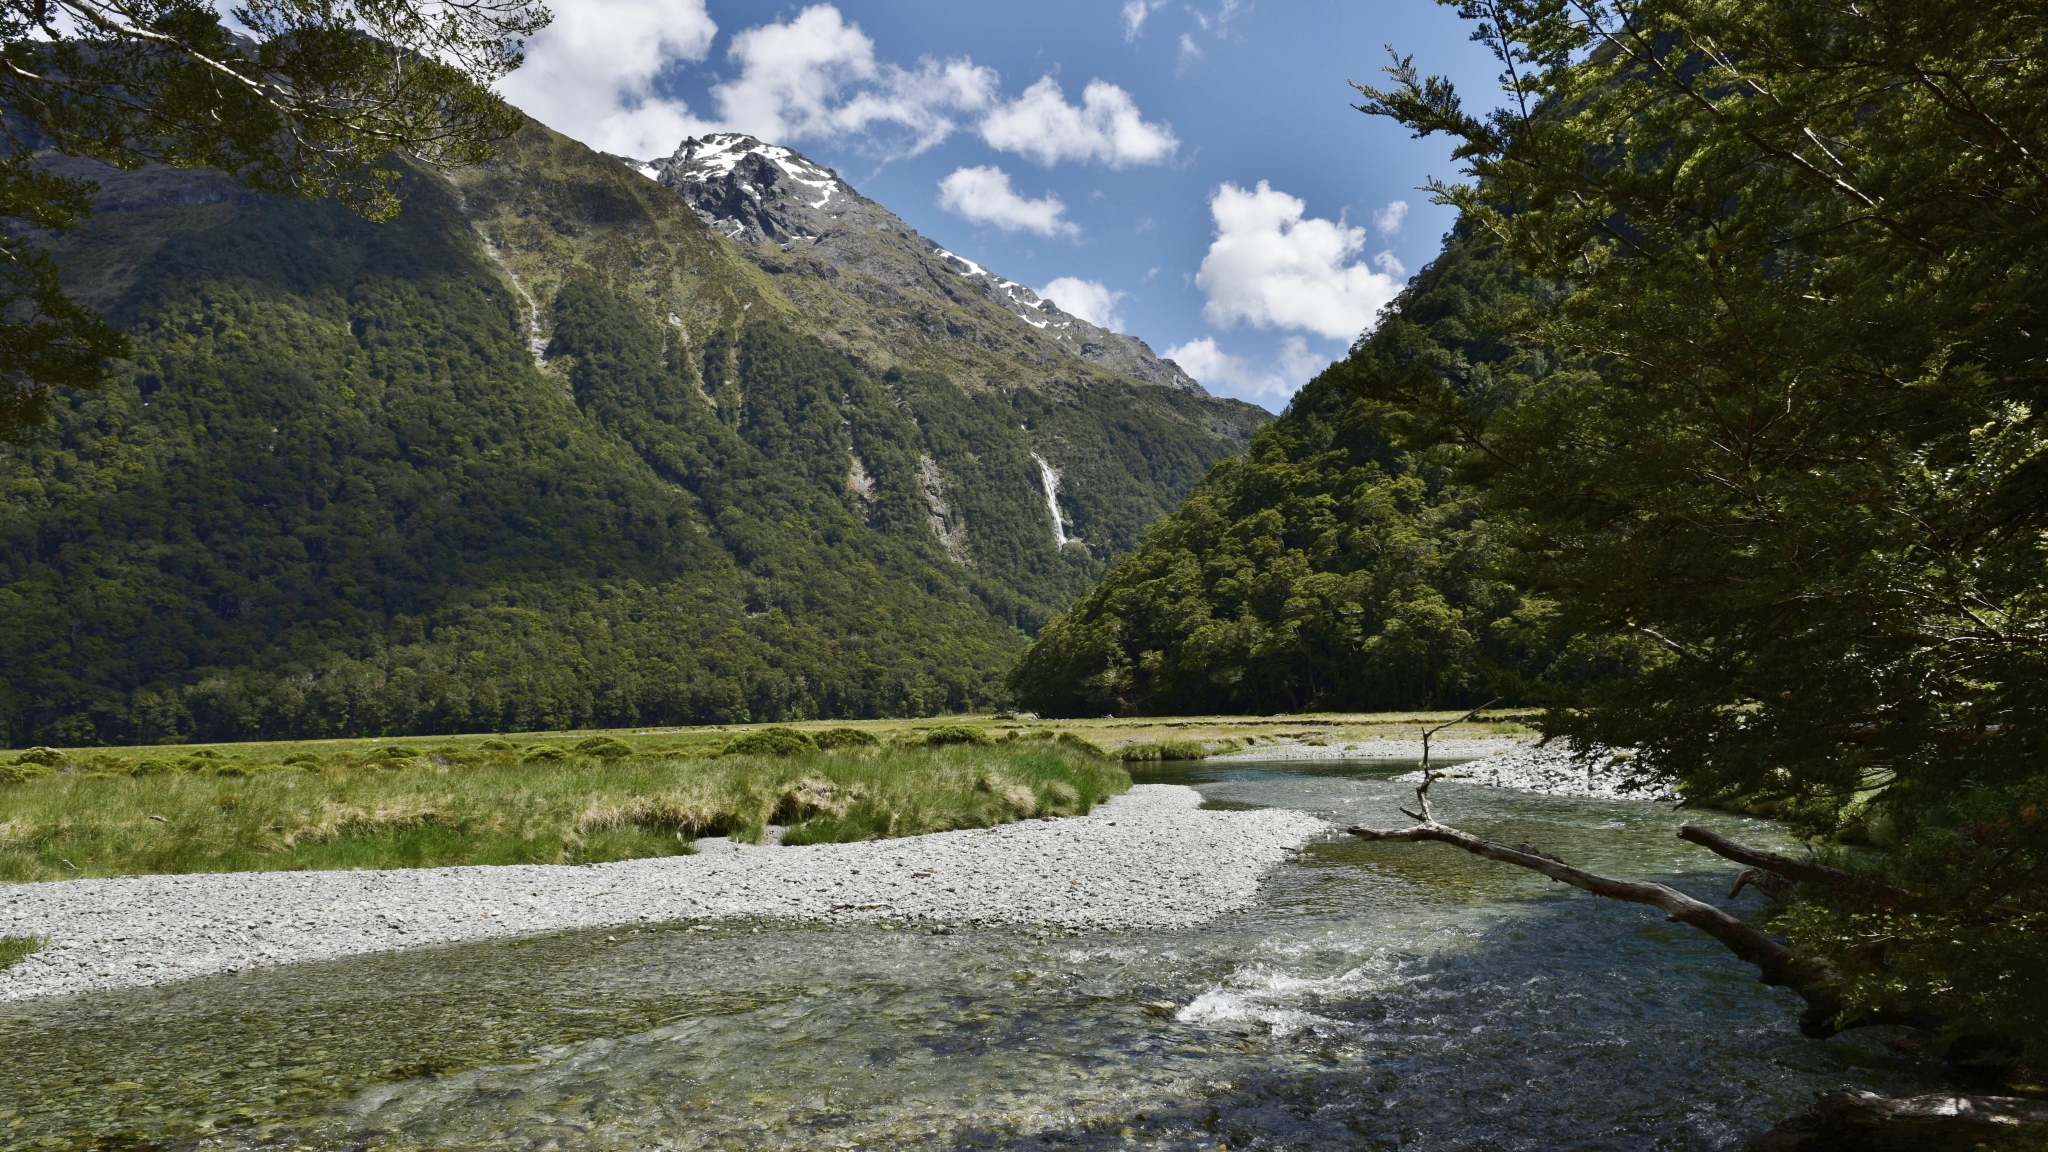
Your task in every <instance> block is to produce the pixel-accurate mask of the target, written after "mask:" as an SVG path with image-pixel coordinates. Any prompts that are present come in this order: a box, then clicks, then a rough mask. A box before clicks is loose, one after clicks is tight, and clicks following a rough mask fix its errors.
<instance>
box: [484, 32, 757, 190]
mask: <svg viewBox="0 0 2048 1152" xmlns="http://www.w3.org/2000/svg"><path fill="white" fill-rule="evenodd" d="M717 34H718V25H717V24H716V23H714V22H713V21H712V19H711V16H710V14H709V13H707V12H706V11H705V10H704V0H570V2H569V3H566V4H558V5H557V12H556V19H555V22H554V23H553V24H550V25H549V26H548V27H546V28H545V29H542V30H541V31H540V32H539V33H538V34H536V35H535V36H534V37H533V38H532V40H530V41H529V42H528V43H527V46H526V64H525V66H524V67H522V68H520V69H519V71H517V72H514V73H512V75H510V76H508V77H506V78H505V80H504V82H503V83H502V84H501V85H500V90H501V91H502V93H503V95H504V97H505V98H506V99H507V100H510V101H511V102H512V103H513V104H515V105H517V106H518V107H519V108H520V109H521V110H523V111H525V112H526V113H527V114H528V115H531V116H532V117H534V118H535V119H537V120H539V121H541V122H542V123H544V124H547V125H549V126H550V127H553V128H557V129H560V130H561V131H563V132H567V133H568V134H570V135H571V136H574V137H576V138H577V139H578V140H581V141H583V142H584V143H586V144H589V145H590V146H592V147H593V148H597V149H600V150H602V151H606V152H614V153H618V154H621V155H625V156H650V155H656V154H666V153H668V152H670V151H673V150H674V148H675V146H676V142H677V141H679V140H681V139H682V138H683V137H685V136H688V135H692V134H694V133H697V132H700V131H703V130H704V129H705V128H707V127H709V125H707V124H706V123H705V121H703V120H702V119H700V118H699V117H697V116H695V115H693V114H692V113H691V112H690V109H689V106H688V105H687V104H685V103H684V102H683V101H681V100H672V99H669V98H667V97H665V96H662V95H660V94H659V93H658V92H657V91H656V89H655V80H656V79H657V77H659V76H660V75H661V73H662V72H663V71H664V70H666V69H668V68H669V67H671V66H673V65H675V64H677V63H679V62H688V61H698V60H702V59H704V57H705V56H706V55H707V54H708V53H709V52H710V50H711V39H712V37H714V36H716V35H717Z"/></svg>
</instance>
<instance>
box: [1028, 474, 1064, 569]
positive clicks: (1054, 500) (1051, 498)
mask: <svg viewBox="0 0 2048 1152" xmlns="http://www.w3.org/2000/svg"><path fill="white" fill-rule="evenodd" d="M1031 458H1032V459H1033V460H1036V461H1038V478H1039V480H1040V481H1041V482H1043V483H1044V485H1045V510H1046V511H1047V512H1050V513H1052V543H1053V547H1055V548H1065V547H1066V546H1067V540H1068V536H1067V525H1066V522H1065V521H1064V520H1062V519H1060V474H1059V472H1058V471H1057V470H1056V469H1054V468H1053V466H1052V465H1050V464H1048V463H1046V462H1045V457H1043V456H1040V455H1039V454H1038V453H1036V452H1033V453H1032V454H1031Z"/></svg>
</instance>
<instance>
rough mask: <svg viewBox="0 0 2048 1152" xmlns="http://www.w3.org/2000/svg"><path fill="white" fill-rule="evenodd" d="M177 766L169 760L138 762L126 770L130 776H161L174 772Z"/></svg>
mask: <svg viewBox="0 0 2048 1152" xmlns="http://www.w3.org/2000/svg"><path fill="white" fill-rule="evenodd" d="M177 770H178V766H177V765H176V764H173V763H171V762H170V761H169V760H138V761H136V762H135V766H134V767H133V768H130V769H128V774H129V775H130V776H163V775H167V774H169V773H172V772H176V771H177Z"/></svg>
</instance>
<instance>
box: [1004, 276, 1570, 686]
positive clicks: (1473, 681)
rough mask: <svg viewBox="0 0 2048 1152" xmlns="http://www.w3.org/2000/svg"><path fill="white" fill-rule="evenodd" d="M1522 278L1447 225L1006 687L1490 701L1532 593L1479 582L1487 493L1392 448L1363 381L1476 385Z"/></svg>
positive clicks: (1489, 548)
mask: <svg viewBox="0 0 2048 1152" xmlns="http://www.w3.org/2000/svg"><path fill="white" fill-rule="evenodd" d="M1515 279H1516V277H1515V273H1514V270H1513V268H1512V266H1510V265H1508V264H1507V263H1505V262H1504V261H1502V260H1500V259H1499V258H1498V257H1497V256H1495V255H1493V254H1492V253H1491V252H1490V251H1488V250H1487V249H1485V248H1484V247H1483V246H1481V245H1479V244H1476V243H1475V242H1473V241H1472V240H1471V239H1470V238H1468V237H1453V239H1452V240H1451V242H1450V243H1449V244H1448V245H1447V246H1446V248H1445V250H1444V252H1443V254H1442V255H1441V256H1440V257H1439V258H1438V259H1437V260H1436V262H1435V263H1433V264H1431V265H1430V266H1429V267H1428V268H1426V269H1424V270H1423V271H1422V272H1421V273H1420V274H1418V275H1417V276H1416V278H1415V279H1414V281H1413V282H1412V283H1410V285H1409V286H1408V288H1407V289H1406V290H1405V291H1404V292H1403V293H1402V294H1401V295H1400V297H1399V298H1398V299H1397V300H1396V301H1395V304H1394V310H1393V312H1392V313H1391V314H1390V315H1389V316H1388V318H1387V319H1386V320H1385V322H1384V323H1382V324H1381V325H1380V326H1379V328H1377V329H1376V330H1375V331H1374V332H1373V333H1372V334H1371V335H1370V336H1368V337H1366V338H1364V339H1363V340H1361V341H1360V342H1359V343H1358V345H1357V346H1356V347H1354V348H1353V349H1352V352H1351V355H1350V356H1349V357H1348V358H1346V359H1344V360H1342V361H1339V362H1338V363H1336V364H1333V365H1331V366H1330V367H1329V368H1328V369H1327V370H1325V371H1324V372H1323V373H1322V374H1321V375H1319V376H1317V377H1316V378H1315V379H1314V380H1312V381H1310V382H1309V383H1308V384H1307V385H1306V386H1305V387H1303V388H1302V390H1301V391H1300V392H1299V393H1298V394H1296V396H1295V398H1294V401H1293V403H1292V404H1290V405H1289V406H1288V409H1287V411H1286V412H1285V413H1283V414H1282V415H1281V416H1280V418H1279V419H1277V420H1275V421H1273V422H1272V423H1271V424H1269V425H1267V426H1266V427H1265V428H1263V429H1261V430H1260V431H1259V432H1258V433H1257V435H1255V436H1254V437H1253V439H1252V444H1251V447H1250V448H1249V449H1248V450H1247V451H1246V452H1245V453H1244V454H1243V455H1241V456H1237V457H1233V458H1231V459H1228V460H1225V461H1224V462H1222V463H1221V464H1218V465H1217V466H1216V468H1215V469H1214V470H1213V471H1212V472H1210V474H1209V475H1208V477H1206V478H1205V479H1204V480H1203V481H1202V483H1201V484H1200V485H1199V486H1198V487H1197V488H1196V489H1195V491H1194V493H1193V494H1192V495H1190V496H1189V498H1188V500H1187V502H1186V503H1185V504H1183V505H1182V506H1181V507H1180V508H1179V509H1178V510H1176V511H1175V512H1174V513H1173V514H1171V515H1169V516H1167V517H1166V518H1165V519H1163V520H1161V521H1160V522H1159V523H1157V524H1155V525H1153V526H1152V528H1151V529H1150V530H1149V531H1148V532H1147V533H1146V535H1145V539H1144V542H1143V543H1142V544H1141V545H1140V546H1139V548H1138V549H1137V551H1136V552H1134V553H1132V554H1131V555H1129V556H1126V557H1125V558H1123V559H1122V560H1121V561H1119V562H1118V563H1117V564H1116V566H1115V567H1114V568H1113V569H1112V570H1111V571H1110V572H1109V574H1108V576H1107V577H1105V579H1104V580H1103V582H1102V584H1101V585H1100V586H1098V587H1096V588H1095V589H1093V590H1092V591H1090V592H1089V593H1088V595H1087V596H1086V597H1084V598H1083V599H1082V600H1081V601H1080V602H1079V603H1078V604H1076V605H1075V607H1074V609H1073V611H1072V612H1070V613H1068V614H1067V615H1066V616H1064V617H1062V618H1061V619H1059V620H1056V621H1054V622H1053V623H1052V624H1050V625H1048V626H1047V627H1046V628H1045V629H1044V630H1043V631H1041V632H1040V633H1039V634H1038V637H1037V639H1036V640H1035V641H1034V642H1033V644H1032V646H1031V648H1030V649H1029V651H1028V652H1027V653H1026V655H1025V657H1024V659H1023V660H1022V662H1020V663H1019V665H1018V667H1017V668H1016V669H1015V671H1014V672H1013V673H1012V675H1011V683H1012V687H1013V688H1015V690H1016V692H1017V695H1018V698H1019V701H1020V702H1021V703H1023V704H1024V705H1025V706H1026V707H1030V708H1034V709H1036V710H1038V711H1040V712H1043V713H1045V714H1047V715H1053V716H1100V715H1104V714H1108V713H1115V714H1119V715H1122V714H1138V715H1171V714H1211V713H1233V712H1236V713H1269V712H1276V711H1288V712H1293V711H1302V710H1346V711H1352V710H1356V711H1370V710H1381V709H1400V708H1418V707H1439V708H1440V707H1450V706H1458V705H1465V704H1476V703H1479V702H1480V701H1481V700H1483V699H1484V697H1483V696H1481V695H1479V694H1480V693H1481V692H1482V691H1484V690H1485V688H1486V683H1487V681H1486V676H1485V674H1484V672H1485V668H1486V666H1487V665H1489V664H1492V665H1495V666H1497V667H1499V668H1503V669H1508V670H1515V669H1524V668H1530V667H1533V664H1534V662H1535V661H1537V660H1538V659H1540V658H1542V657H1543V656H1544V655H1545V653H1544V651H1543V650H1542V649H1543V645H1544V643H1545V641H1544V640H1542V639H1541V636H1542V630H1541V629H1540V628H1537V627H1532V626H1531V625H1533V624H1535V623H1536V619H1537V617H1538V616H1539V615H1540V613H1541V611H1542V608H1541V605H1540V604H1536V603H1532V602H1530V601H1528V600H1526V599H1525V597H1524V596H1523V594H1522V593H1521V592H1519V591H1518V590H1517V589H1516V588H1514V587H1513V586H1512V585H1509V584H1507V583H1503V582H1502V581H1500V580H1499V579H1498V578H1496V577H1493V576H1490V575H1489V569H1490V568H1492V567H1494V566H1496V564H1497V562H1498V561H1499V560H1500V558H1501V557H1502V555H1503V548H1504V546H1505V544H1504V541H1502V540H1501V539H1500V536H1499V534H1498V533H1497V532H1496V531H1494V530H1493V529H1492V527H1491V526H1490V525H1489V524H1488V523H1487V521H1486V520H1485V519H1484V518H1483V515H1482V507H1481V502H1480V499H1479V496H1478V494H1477V493H1475V492H1473V491H1471V490H1470V489H1467V488H1464V487H1461V486H1460V485H1458V484H1456V483H1455V482H1454V481H1453V478H1452V477H1451V476H1449V475H1448V474H1447V473H1446V472H1445V470H1444V469H1442V468H1439V467H1432V466H1429V465H1427V464H1426V463H1425V462H1423V461H1422V460H1421V459H1420V458H1418V457H1417V456H1414V455H1412V454H1409V453H1406V452H1403V451H1400V450H1399V449H1397V448H1396V447H1394V446H1393V445H1392V444H1390V442H1389V438H1388V437H1387V435H1386V434H1385V432H1384V431H1383V429H1382V427H1381V425H1380V418H1381V416H1382V415H1383V414H1382V412H1381V411H1380V409H1379V408H1378V407H1377V406H1375V405H1374V404H1372V403H1370V402H1368V401H1366V400H1363V399H1360V397H1359V394H1358V392H1357V390H1356V387H1355V386H1356V384H1357V383H1358V381H1359V380H1360V379H1361V378H1363V377H1365V376H1368V375H1375V374H1377V375H1383V376H1390V377H1391V376H1400V375H1402V374H1406V373H1411V372H1424V373H1428V374H1431V375H1433V376H1434V377H1436V378H1439V379H1441V380H1443V381H1445V382H1446V383H1447V384H1448V385H1449V386H1451V387H1455V388H1457V389H1458V390H1459V391H1461V392H1463V393H1465V394H1467V395H1470V396H1473V397H1475V398H1478V397H1484V396H1485V395H1486V394H1487V393H1488V391H1489V389H1490V388H1491V387H1492V378H1493V373H1494V370H1495V368H1496V367H1497V366H1499V365H1501V364H1503V363H1504V362H1507V361H1509V360H1510V359H1511V358H1513V357H1515V356H1516V355H1517V353H1516V350H1515V349H1514V348H1512V347H1511V346H1510V345H1509V344H1507V343H1506V342H1504V341H1502V340H1500V339H1498V338H1497V337H1496V336H1494V335H1493V334H1491V333H1489V332H1487V331H1486V330H1485V329H1484V328H1483V327H1482V326H1481V325H1480V321H1481V320H1482V319H1483V318H1484V317H1485V315H1486V314H1487V313H1488V311H1489V310H1491V309H1493V308H1495V307H1497V306H1498V304H1499V303H1500V301H1501V299H1502V297H1503V295H1504V294H1507V293H1511V292H1512V291H1514V290H1515V288H1516V284H1515ZM1518 367H1519V369H1520V370H1522V371H1530V370H1532V368H1533V370H1536V371H1540V370H1541V369H1540V366H1531V365H1529V364H1526V363H1523V364H1520V365H1518ZM1532 645H1533V647H1532Z"/></svg>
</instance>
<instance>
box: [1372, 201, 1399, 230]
mask: <svg viewBox="0 0 2048 1152" xmlns="http://www.w3.org/2000/svg"><path fill="white" fill-rule="evenodd" d="M1407 218H1408V202H1407V201H1406V200H1389V201H1388V202H1387V206H1386V207H1385V208H1382V209H1380V210H1379V211H1377V212H1375V213H1373V214H1372V226H1373V230H1374V231H1376V232H1378V233H1379V234H1380V236H1381V237H1383V238H1384V237H1387V236H1397V235H1399V234H1400V232H1401V221H1403V220H1406V219H1407Z"/></svg>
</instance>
